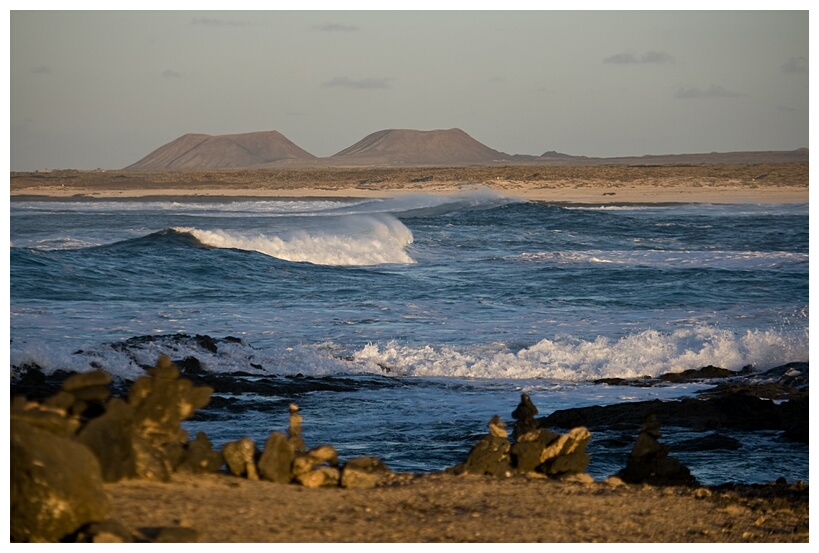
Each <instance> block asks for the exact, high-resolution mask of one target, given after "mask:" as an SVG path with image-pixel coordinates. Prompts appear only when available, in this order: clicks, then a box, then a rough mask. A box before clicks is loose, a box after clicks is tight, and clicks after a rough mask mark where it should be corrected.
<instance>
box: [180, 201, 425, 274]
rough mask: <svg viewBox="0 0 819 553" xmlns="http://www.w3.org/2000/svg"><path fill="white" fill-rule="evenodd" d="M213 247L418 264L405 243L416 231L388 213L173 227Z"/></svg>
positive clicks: (324, 259)
mask: <svg viewBox="0 0 819 553" xmlns="http://www.w3.org/2000/svg"><path fill="white" fill-rule="evenodd" d="M174 230H176V231H177V232H185V233H189V234H191V235H192V236H194V237H195V238H196V239H197V240H199V242H201V243H202V244H204V245H206V246H210V247H214V248H235V249H240V250H247V251H256V252H259V253H263V254H265V255H269V256H271V257H276V258H278V259H284V260H286V261H306V262H309V263H314V264H316V265H381V264H385V263H401V264H408V263H414V261H413V259H412V258H411V257H410V256H409V255H408V254H407V252H406V251H405V248H406V247H407V246H408V245H410V244H411V243H412V241H413V236H412V232H411V231H410V230H409V229H408V228H407V227H406V226H404V224H403V223H401V222H400V221H399V220H398V219H396V218H395V217H393V216H391V215H387V214H369V215H350V216H343V217H327V218H323V220H322V222H321V224H320V225H312V226H310V227H306V228H299V229H292V228H291V229H282V230H281V231H279V232H260V231H252V232H251V231H235V230H221V229H213V230H204V229H197V228H190V227H175V228H174Z"/></svg>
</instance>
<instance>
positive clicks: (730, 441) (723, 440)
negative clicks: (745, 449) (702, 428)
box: [674, 433, 742, 451]
mask: <svg viewBox="0 0 819 553" xmlns="http://www.w3.org/2000/svg"><path fill="white" fill-rule="evenodd" d="M741 447H742V443H741V442H740V441H739V440H737V439H736V438H732V437H731V436H725V435H723V434H718V433H714V434H709V435H707V436H702V437H700V438H692V439H690V440H684V441H682V442H677V443H676V444H674V450H675V451H715V450H719V449H724V450H728V451H734V450H737V449H739V448H741Z"/></svg>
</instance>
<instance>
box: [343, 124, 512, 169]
mask: <svg viewBox="0 0 819 553" xmlns="http://www.w3.org/2000/svg"><path fill="white" fill-rule="evenodd" d="M332 157H333V158H347V159H350V158H357V159H361V160H366V159H370V160H372V161H375V162H378V161H381V162H382V163H384V162H386V163H402V164H416V165H433V164H442V163H443V164H446V163H491V162H496V161H511V160H512V159H513V158H512V156H510V155H508V154H504V153H503V152H499V151H497V150H493V149H492V148H490V147H488V146H485V145H483V144H481V143H480V142H478V141H477V140H475V139H474V138H472V137H471V136H469V135H468V134H467V133H465V132H464V131H462V130H461V129H447V130H434V131H417V130H411V129H387V130H383V131H378V132H374V133H372V134H369V135H367V136H365V137H364V138H363V139H361V140H359V141H358V142H356V143H355V144H353V145H352V146H350V147H349V148H346V149H344V150H341V151H340V152H339V153H337V154H335V155H334V156H332Z"/></svg>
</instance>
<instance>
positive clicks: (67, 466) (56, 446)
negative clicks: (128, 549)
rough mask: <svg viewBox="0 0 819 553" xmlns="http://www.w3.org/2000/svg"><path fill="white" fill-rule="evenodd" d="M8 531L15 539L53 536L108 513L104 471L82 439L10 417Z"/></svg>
mask: <svg viewBox="0 0 819 553" xmlns="http://www.w3.org/2000/svg"><path fill="white" fill-rule="evenodd" d="M10 469H11V477H10V486H9V487H10V490H9V491H10V496H11V497H10V513H11V517H10V522H11V523H10V532H11V541H15V542H54V541H58V540H60V539H62V538H63V537H65V536H67V535H70V534H73V533H74V532H76V531H77V530H78V529H80V528H81V527H82V526H84V525H86V524H89V523H93V522H101V521H103V520H105V519H106V518H107V517H108V510H109V504H108V498H107V497H106V495H105V490H104V489H103V480H102V471H101V469H100V465H99V462H98V461H97V458H96V457H95V456H94V454H93V453H92V452H91V450H89V449H88V448H87V447H86V446H84V445H83V444H81V443H79V442H77V441H75V440H72V439H70V438H66V437H63V436H58V435H55V434H52V433H50V432H47V431H45V430H43V429H41V428H38V427H36V426H34V425H31V424H27V423H25V422H22V421H12V423H11V451H10Z"/></svg>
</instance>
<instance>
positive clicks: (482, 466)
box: [450, 415, 512, 476]
mask: <svg viewBox="0 0 819 553" xmlns="http://www.w3.org/2000/svg"><path fill="white" fill-rule="evenodd" d="M488 426H489V428H490V433H489V434H487V435H486V436H484V437H483V439H481V441H479V442H478V443H477V444H475V445H474V446H473V447H472V449H471V450H470V452H469V455H467V457H466V460H465V461H464V462H463V463H461V464H460V465H456V466H454V467H452V468H451V469H450V471H451V472H454V473H455V474H464V473H466V474H480V475H489V476H504V475H506V474H508V473H510V472H511V471H512V465H511V458H510V455H509V453H510V449H511V444H510V443H509V439H508V438H506V437H504V436H501V435H497V433H498V428H502V426H503V423H502V422H501V421H500V419H499V417H498V416H497V415H495V416H494V417H493V418H492V420H491V421H490V422H489V425H488Z"/></svg>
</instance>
